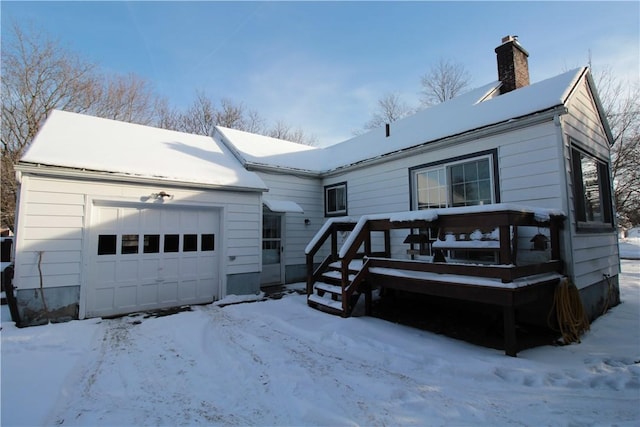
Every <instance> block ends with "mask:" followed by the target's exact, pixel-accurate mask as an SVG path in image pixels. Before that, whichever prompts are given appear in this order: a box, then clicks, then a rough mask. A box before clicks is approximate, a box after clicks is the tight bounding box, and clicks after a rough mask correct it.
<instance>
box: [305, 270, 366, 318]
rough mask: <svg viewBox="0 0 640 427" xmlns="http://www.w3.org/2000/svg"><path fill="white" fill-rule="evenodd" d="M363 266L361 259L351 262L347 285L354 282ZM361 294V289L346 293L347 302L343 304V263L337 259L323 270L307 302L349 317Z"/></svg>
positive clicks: (325, 310) (326, 310) (315, 306)
mask: <svg viewBox="0 0 640 427" xmlns="http://www.w3.org/2000/svg"><path fill="white" fill-rule="evenodd" d="M361 268H362V260H361V259H356V260H353V261H351V262H350V263H349V269H348V275H347V277H348V279H347V280H348V284H347V286H349V285H350V284H352V283H353V280H354V279H355V277H356V276H357V274H358V273H359V272H360V270H361ZM360 295H361V292H359V291H355V292H353V293H352V294H351V295H344V298H346V304H343V286H342V263H341V262H340V261H336V262H332V263H330V264H329V265H328V266H327V267H326V270H324V271H322V272H321V274H320V277H319V279H318V281H316V282H315V283H314V284H313V292H312V293H311V294H309V295H308V298H307V303H308V305H309V306H310V307H313V308H316V309H318V310H321V311H324V312H327V313H330V314H336V315H338V316H343V317H347V316H349V315H350V314H351V311H352V310H353V308H354V307H355V305H356V304H357V302H358V299H359V298H360Z"/></svg>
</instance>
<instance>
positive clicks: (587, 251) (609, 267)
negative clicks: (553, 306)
mask: <svg viewBox="0 0 640 427" xmlns="http://www.w3.org/2000/svg"><path fill="white" fill-rule="evenodd" d="M568 106H569V114H568V115H565V116H563V118H562V123H563V132H564V134H563V138H564V149H563V154H564V159H563V160H564V166H565V170H566V177H567V178H566V179H567V189H566V194H567V199H568V204H567V209H568V213H569V218H568V219H567V222H566V224H565V229H566V230H568V232H570V233H571V250H572V254H573V262H572V263H571V265H570V267H571V268H572V271H571V273H572V275H573V276H574V280H575V284H576V286H577V287H578V288H579V289H581V288H584V287H587V286H589V285H591V284H593V283H597V282H599V281H601V280H602V279H603V274H608V275H611V276H615V275H616V274H618V273H619V254H618V241H617V234H616V231H615V230H614V229H613V228H612V229H611V230H610V231H588V230H580V231H578V228H579V227H578V217H577V213H576V210H575V206H576V204H575V200H574V195H575V194H576V189H575V188H574V182H573V166H572V160H571V159H572V158H571V150H572V147H575V148H578V149H580V150H582V151H584V152H585V153H587V154H589V155H591V156H592V157H594V158H596V159H598V160H600V161H604V162H607V163H610V162H609V158H610V148H609V143H608V140H607V137H606V132H605V130H604V128H603V127H602V124H601V122H600V119H599V117H598V113H597V109H596V105H595V101H594V100H593V98H592V97H591V95H590V92H589V87H588V83H587V81H586V80H583V81H582V82H581V83H580V84H579V86H578V87H577V88H576V90H575V91H574V93H573V95H572V96H571V98H570V99H569V102H568Z"/></svg>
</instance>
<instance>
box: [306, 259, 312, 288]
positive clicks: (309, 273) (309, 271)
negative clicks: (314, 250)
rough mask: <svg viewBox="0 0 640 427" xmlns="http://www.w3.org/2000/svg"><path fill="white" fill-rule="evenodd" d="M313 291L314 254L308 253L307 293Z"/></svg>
mask: <svg viewBox="0 0 640 427" xmlns="http://www.w3.org/2000/svg"><path fill="white" fill-rule="evenodd" d="M312 293H313V255H311V254H307V295H311V294H312Z"/></svg>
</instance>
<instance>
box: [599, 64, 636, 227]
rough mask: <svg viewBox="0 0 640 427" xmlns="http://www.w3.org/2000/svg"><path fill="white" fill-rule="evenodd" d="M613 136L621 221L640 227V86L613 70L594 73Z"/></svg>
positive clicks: (615, 176)
mask: <svg viewBox="0 0 640 427" xmlns="http://www.w3.org/2000/svg"><path fill="white" fill-rule="evenodd" d="M594 81H595V83H596V87H597V89H598V93H599V95H600V100H601V102H602V107H603V109H604V111H605V114H606V116H607V120H608V122H609V126H610V127H611V132H612V134H613V147H612V152H611V166H612V167H611V169H612V170H611V174H612V176H613V193H614V200H615V204H616V210H617V212H618V216H619V220H620V222H621V223H622V224H623V225H626V226H632V225H638V224H640V166H639V165H640V83H639V82H637V81H636V82H634V83H629V82H624V81H621V80H620V79H618V78H616V76H615V75H614V74H613V72H612V71H611V69H610V68H605V69H602V70H600V71H598V72H596V73H594Z"/></svg>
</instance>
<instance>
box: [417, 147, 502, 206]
mask: <svg viewBox="0 0 640 427" xmlns="http://www.w3.org/2000/svg"><path fill="white" fill-rule="evenodd" d="M482 159H488V160H489V179H490V180H491V185H490V188H491V204H494V203H500V177H499V168H498V150H497V149H492V150H486V151H480V152H476V153H471V154H467V155H463V156H457V157H451V158H448V159H443V160H439V161H436V162H431V163H426V164H421V165H417V166H413V167H411V168H409V186H410V192H409V199H410V200H409V207H410V209H411V210H418V174H420V173H424V172H428V171H429V170H437V169H444V172H445V173H444V175H445V188H446V204H447V207H452V206H453V194H452V188H453V187H452V183H451V176H450V168H451V167H452V166H455V165H460V164H464V163H469V162H472V161H478V160H482ZM427 209H428V208H427ZM433 209H437V208H433Z"/></svg>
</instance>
